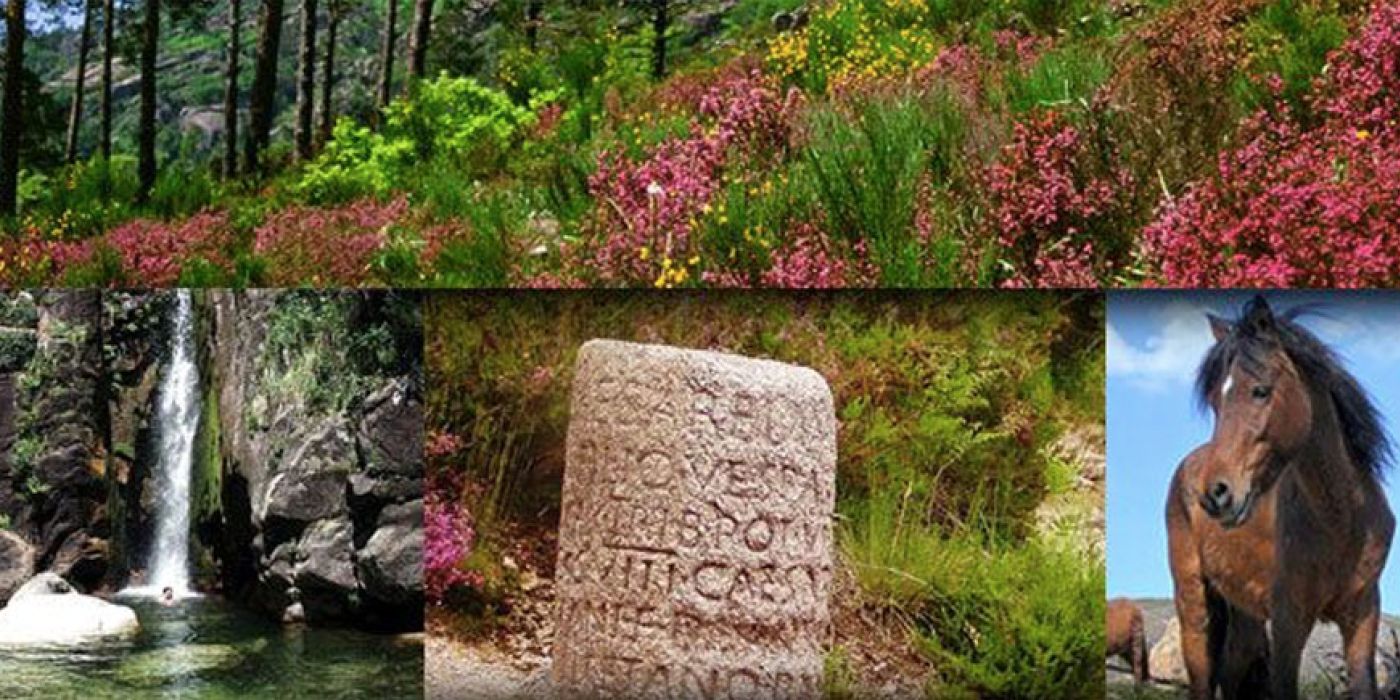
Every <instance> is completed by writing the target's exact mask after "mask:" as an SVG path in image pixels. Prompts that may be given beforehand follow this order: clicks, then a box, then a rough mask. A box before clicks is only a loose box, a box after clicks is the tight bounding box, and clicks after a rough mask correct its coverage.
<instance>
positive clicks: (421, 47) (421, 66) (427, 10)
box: [408, 0, 433, 80]
mask: <svg viewBox="0 0 1400 700" xmlns="http://www.w3.org/2000/svg"><path fill="white" fill-rule="evenodd" d="M432 31H433V0H414V2H413V34H412V35H411V36H410V37H409V40H408V77H409V78H410V80H411V79H413V78H421V77H423V72H424V71H425V70H427V65H428V38H429V36H430V35H431V34H432Z"/></svg>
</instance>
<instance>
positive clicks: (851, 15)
mask: <svg viewBox="0 0 1400 700" xmlns="http://www.w3.org/2000/svg"><path fill="white" fill-rule="evenodd" d="M931 12H932V11H931V10H930V8H929V5H928V0H835V1H834V2H832V3H831V4H829V5H826V6H825V7H823V8H821V9H818V10H817V11H815V12H814V13H813V14H812V18H811V21H810V23H809V24H808V25H807V26H806V27H803V28H801V29H799V30H797V31H793V32H788V33H784V34H779V35H778V36H777V37H775V38H774V39H773V40H772V41H771V42H770V43H769V46H768V56H767V62H768V68H769V70H770V71H772V72H773V73H775V74H776V75H779V76H781V77H782V78H783V79H785V80H790V81H793V82H798V83H801V84H803V85H804V86H805V87H807V88H808V89H810V90H812V91H814V92H822V91H825V90H826V89H828V88H829V87H831V86H834V85H841V84H845V83H849V82H858V81H862V80H869V79H874V78H878V77H881V76H888V75H894V74H899V73H903V72H906V71H908V70H910V69H912V68H914V67H916V66H920V65H923V64H926V63H928V62H929V61H930V60H932V59H933V58H934V56H936V55H937V53H938V49H939V48H940V46H941V42H940V41H939V40H938V37H937V34H936V33H935V32H934V31H933V27H934V26H935V24H936V23H935V21H934V19H935V18H934V17H933V16H932V15H931Z"/></svg>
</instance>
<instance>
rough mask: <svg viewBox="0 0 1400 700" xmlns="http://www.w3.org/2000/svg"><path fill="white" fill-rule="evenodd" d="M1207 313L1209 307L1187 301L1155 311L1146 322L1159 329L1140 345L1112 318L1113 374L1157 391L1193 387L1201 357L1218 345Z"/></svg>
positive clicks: (1110, 365)
mask: <svg viewBox="0 0 1400 700" xmlns="http://www.w3.org/2000/svg"><path fill="white" fill-rule="evenodd" d="M1206 312H1207V309H1206V308H1205V307H1202V306H1198V305H1196V304H1191V303H1187V302H1178V303H1173V304H1167V305H1165V306H1162V307H1158V308H1155V309H1153V310H1152V311H1151V313H1150V314H1148V315H1147V317H1146V319H1145V320H1148V321H1149V322H1150V323H1151V325H1152V326H1154V327H1155V328H1156V329H1157V330H1156V331H1155V332H1153V333H1151V334H1150V335H1148V336H1147V337H1146V338H1143V339H1140V340H1138V341H1136V342H1134V341H1130V340H1129V339H1128V338H1127V337H1126V336H1125V335H1124V334H1123V333H1122V332H1120V331H1119V329H1118V328H1117V327H1116V325H1115V324H1114V323H1113V321H1112V319H1111V318H1110V320H1109V324H1108V344H1107V352H1108V373H1109V375H1110V376H1115V377H1120V378H1122V379H1124V380H1127V381H1129V382H1132V383H1133V384H1135V385H1137V386H1139V387H1140V388H1142V389H1147V390H1153V391H1165V390H1167V389H1170V388H1173V387H1176V386H1179V385H1181V384H1190V383H1191V382H1192V381H1194V380H1195V376H1196V368H1197V366H1199V365H1200V362H1201V358H1202V357H1203V356H1205V353H1206V351H1207V350H1209V349H1210V346H1211V344H1212V343H1213V342H1214V339H1213V338H1211V335H1210V326H1209V325H1208V324H1207V323H1206V317H1205V314H1206Z"/></svg>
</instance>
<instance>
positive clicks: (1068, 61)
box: [0, 0, 1400, 287]
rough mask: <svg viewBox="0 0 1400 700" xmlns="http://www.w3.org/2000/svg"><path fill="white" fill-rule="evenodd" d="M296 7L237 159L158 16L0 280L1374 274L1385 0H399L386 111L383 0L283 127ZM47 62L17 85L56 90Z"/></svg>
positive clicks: (26, 225)
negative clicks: (266, 104) (136, 150)
mask: <svg viewBox="0 0 1400 700" xmlns="http://www.w3.org/2000/svg"><path fill="white" fill-rule="evenodd" d="M247 1H248V2H249V3H250V4H256V3H252V0H247ZM264 1H265V2H266V1H267V0H264ZM296 4H297V3H296V2H289V3H287V21H286V22H285V25H286V26H285V31H284V32H283V37H282V46H283V49H282V54H281V55H282V56H283V58H282V60H281V61H280V62H279V64H278V80H277V81H276V86H277V95H278V100H277V102H276V105H277V108H278V112H277V114H278V115H279V116H278V117H277V119H276V120H275V123H276V124H279V125H282V127H281V128H278V129H275V130H273V131H272V132H271V133H272V138H271V140H270V146H269V147H268V149H267V150H266V151H265V152H264V153H263V154H262V156H261V157H260V159H259V161H258V163H257V166H258V167H256V168H253V169H251V170H249V169H248V168H247V167H246V166H247V164H246V163H244V167H243V170H245V171H246V172H245V173H244V174H242V175H239V176H236V177H230V178H228V179H220V178H219V177H218V173H219V171H220V167H219V157H218V152H219V151H220V150H221V149H220V148H219V147H218V146H217V145H214V146H209V147H206V148H202V147H201V145H203V144H201V143H198V142H199V141H200V140H201V139H204V138H205V136H204V133H205V132H202V131H200V130H199V129H185V128H182V127H181V126H180V125H181V124H182V123H187V122H191V121H197V119H195V118H194V117H192V116H191V113H190V112H189V110H194V113H195V114H199V115H206V116H207V115H210V114H213V113H215V112H217V109H215V108H213V107H209V105H210V104H211V103H217V100H216V99H214V98H215V93H216V92H217V91H216V90H215V87H216V86H217V85H216V83H217V79H216V78H213V77H212V76H216V75H217V72H216V71H213V70H205V69H203V68H199V67H198V66H204V65H208V66H209V67H210V68H212V67H213V65H214V64H217V63H218V62H219V60H220V59H219V56H218V54H219V51H218V50H217V47H218V46H219V45H220V42H221V41H222V38H221V35H222V34H223V33H224V32H225V31H226V28H227V27H226V26H220V21H219V19H218V18H219V17H222V16H223V15H222V14H221V13H222V12H223V9H221V7H220V6H221V3H215V4H214V5H213V8H214V9H209V10H208V14H201V15H199V16H204V17H209V18H211V19H208V20H207V21H206V22H205V23H204V24H203V25H201V26H200V28H198V29H195V28H193V27H192V26H190V24H189V22H188V21H184V22H183V24H181V23H180V22H176V24H175V27H177V28H175V29H170V30H169V31H170V32H172V33H171V34H170V35H169V37H168V38H167V39H166V40H165V41H164V43H163V44H161V48H160V56H161V61H162V65H167V64H169V68H167V69H163V70H162V71H161V72H160V91H159V94H161V95H162V96H163V97H162V98H161V106H162V111H161V114H162V115H163V120H162V122H161V125H160V129H159V133H160V140H161V143H162V144H164V145H165V148H164V149H163V153H164V155H163V157H162V159H161V166H160V174H159V176H158V177H156V179H155V181H154V184H153V185H151V186H150V187H149V188H147V187H144V186H143V185H142V183H141V181H140V178H137V177H136V171H137V170H138V169H137V168H136V167H135V164H134V163H133V162H132V161H131V160H128V157H127V156H126V155H125V153H127V152H128V151H127V150H126V149H125V148H124V147H123V145H124V144H123V142H122V141H121V140H118V148H117V149H116V153H117V155H115V156H114V158H113V160H112V161H111V162H110V163H106V162H104V161H102V160H100V159H97V160H88V161H84V162H79V163H77V164H75V165H73V166H53V167H48V168H45V167H37V168H36V169H35V170H32V171H28V172H29V174H28V175H27V177H26V178H24V180H23V184H24V187H23V188H22V191H23V196H22V197H21V198H20V200H21V201H20V207H19V210H20V215H19V218H17V219H15V220H14V222H13V223H12V225H11V229H12V234H11V238H10V239H9V240H8V241H6V242H5V243H4V245H3V248H2V249H0V264H3V265H4V268H3V269H0V279H4V280H6V281H8V282H10V283H12V284H18V283H26V284H39V283H52V282H61V281H67V282H93V283H126V284H134V283H145V284H157V285H160V284H174V283H183V284H195V285H213V284H235V285H243V284H248V285H251V284H327V285H328V284H345V285H375V284H391V285H430V286H438V285H442V286H466V287H495V286H549V287H553V286H645V287H690V286H701V285H708V286H785V287H789V286H790V287H840V286H871V285H881V286H967V285H983V286H1014V287H1028V286H1099V285H1136V284H1153V285H1164V284H1165V285H1268V286H1286V285H1339V286H1351V285H1363V284H1365V285H1378V284H1384V283H1386V282H1388V281H1389V280H1391V279H1394V278H1395V276H1396V275H1397V273H1400V230H1398V229H1397V224H1396V222H1397V221H1400V211H1397V206H1398V205H1397V201H1400V197H1397V191H1396V189H1395V188H1396V187H1397V185H1396V184H1395V183H1396V182H1400V177H1396V175H1397V174H1400V155H1397V153H1400V148H1397V147H1396V146H1397V142H1396V139H1397V138H1398V137H1397V136H1396V128H1395V123H1396V119H1397V118H1400V97H1397V96H1398V95H1400V3H1397V2H1395V1H1394V0H1378V1H1377V2H1372V3H1367V2H1360V1H1358V0H1245V1H1239V0H1175V1H1167V0H1073V1H1072V2H1064V1H1061V0H1054V1H1051V0H997V1H996V2H981V1H978V2H971V1H968V0H808V1H807V2H805V3H804V2H801V1H800V0H747V1H743V2H737V1H735V0H670V1H669V2H660V3H657V2H647V3H638V2H604V1H602V0H589V1H584V2H571V3H564V2H554V1H549V0H443V1H441V2H438V3H436V4H435V5H434V4H433V3H430V2H426V1H425V0H417V1H416V2H415V3H413V4H414V6H415V7H414V8H409V7H406V6H405V7H402V8H398V21H399V24H398V26H399V28H400V29H401V30H402V31H401V32H400V34H403V33H406V32H407V31H408V30H409V28H410V25H412V26H413V27H417V23H416V22H411V21H410V16H411V15H414V14H416V11H417V9H419V8H421V6H423V5H424V4H427V5H428V6H429V7H430V8H432V11H433V12H434V13H435V14H433V15H432V16H433V19H434V21H433V23H432V25H431V27H432V30H431V34H430V35H429V34H424V35H423V38H422V40H421V41H419V40H416V39H414V37H408V38H406V39H404V42H403V43H404V44H406V45H407V46H415V45H421V46H423V47H424V48H423V51H422V61H423V65H422V70H421V71H419V72H416V73H414V75H413V76H408V75H404V73H405V71H407V72H410V73H412V72H413V68H412V67H411V65H409V66H405V64H412V63H413V62H414V56H415V53H414V52H413V51H412V50H397V51H396V52H394V53H396V54H404V55H399V56H398V57H397V60H398V63H397V64H396V65H397V66H398V68H396V70H395V72H394V75H395V76H396V80H395V82H394V91H393V95H394V96H395V97H394V99H393V100H392V101H391V102H390V103H388V104H386V105H384V106H383V108H382V109H381V108H378V107H377V106H376V104H375V99H374V95H373V93H374V91H375V82H376V78H375V76H376V75H377V74H378V71H379V68H380V66H379V63H380V59H379V57H378V52H377V42H378V41H379V40H380V39H381V38H382V35H383V29H384V26H383V25H384V20H385V10H386V8H387V5H384V4H381V3H377V2H376V3H356V4H353V9H352V10H350V11H349V14H348V15H346V18H345V19H343V20H342V25H343V27H344V29H343V30H342V33H341V37H342V39H341V40H339V41H338V44H340V45H343V46H344V47H345V48H344V51H342V59H341V60H342V65H343V70H342V71H341V72H340V75H339V77H338V80H337V81H336V83H335V84H336V86H337V87H336V88H335V95H336V100H335V105H336V106H335V116H337V117H338V119H337V120H336V121H335V125H334V128H333V130H332V132H331V133H330V134H329V135H327V136H326V138H323V139H320V138H318V139H317V140H316V142H315V143H312V144H309V145H307V146H306V147H305V148H306V149H307V151H306V152H305V153H302V148H303V146H302V145H301V144H300V142H298V141H296V139H295V138H294V134H295V133H296V129H295V128H294V126H293V122H294V121H295V120H294V119H293V114H292V113H291V112H289V111H288V110H290V109H292V106H293V105H292V103H294V102H295V95H296V89H295V86H294V83H295V82H296V80H295V78H297V77H299V76H300V73H299V71H298V69H299V66H300V61H299V60H298V59H297V54H296V53H295V52H294V51H293V48H294V47H295V45H296V44H297V42H298V39H299V36H300V34H301V24H300V22H298V21H296V17H295V15H296V13H295V12H294V10H295V9H297V8H295V7H293V5H296ZM410 10H413V12H410ZM184 12H193V10H185V11H184ZM244 12H245V15H249V16H251V15H252V8H245V10H244ZM196 14H198V13H196ZM250 21H251V20H250ZM169 24H170V23H167V25H162V26H168V25H169ZM321 24H322V25H324V24H325V21H324V20H323V21H322V22H321ZM658 28H659V29H660V33H659V34H658ZM253 29H254V27H253V26H252V25H250V26H249V28H248V31H247V32H245V34H247V35H249V37H251V35H252V32H253ZM324 29H325V28H324V26H323V27H322V34H324V33H325V32H324ZM413 33H414V36H417V30H416V29H414V32H413ZM46 41H47V45H52V46H61V45H65V42H66V41H67V40H66V39H61V38H60V37H49V38H48V39H47V40H46ZM245 43H248V44H251V39H250V40H249V41H247V42H245ZM324 44H325V42H324V41H323V42H322V46H321V48H320V49H318V51H322V50H324V48H325V46H324ZM396 48H397V47H396ZM50 53H51V54H52V55H55V56H63V55H66V53H64V52H61V51H58V50H57V49H53V50H51V51H50ZM32 55H33V53H32V52H31V56H32ZM317 55H318V56H319V54H317ZM48 63H55V62H54V61H49V62H48ZM57 63H60V64H61V62H57ZM249 63H250V62H248V61H245V70H251V67H250V65H249ZM59 75H62V73H61V71H59V70H57V69H54V70H52V71H51V75H49V76H48V77H46V78H45V82H44V83H43V84H44V85H45V86H46V87H45V91H44V92H43V94H45V95H48V96H49V99H50V101H51V102H53V104H54V105H55V106H56V105H58V104H61V99H60V98H61V97H62V92H61V90H60V89H59V88H58V87H56V86H58V85H59V84H61V82H62V80H61V79H60V78H59V77H55V76H59ZM323 77H324V76H323V75H322V76H320V77H318V78H317V80H320V79H321V78H323ZM248 82H249V78H246V77H245V79H244V80H243V85H244V89H245V90H246V89H247V83H248ZM177 107H178V108H179V109H178V110H177ZM211 109H214V110H215V112H210V111H208V110H211ZM179 110H184V111H186V114H185V117H184V118H180V117H179V114H180V111H179ZM182 133H183V134H184V136H181V134H182ZM33 149H38V146H34V147H33ZM33 149H31V150H33ZM36 152H37V151H36ZM35 160H36V161H37V162H42V159H39V158H38V157H37V156H36V157H35ZM148 189H149V192H147V190H148ZM104 192H105V193H106V194H104ZM137 200H141V201H143V202H144V203H143V204H140V205H136V204H133V202H135V201H137Z"/></svg>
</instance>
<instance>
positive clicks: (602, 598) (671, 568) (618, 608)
mask: <svg viewBox="0 0 1400 700" xmlns="http://www.w3.org/2000/svg"><path fill="white" fill-rule="evenodd" d="M566 462H567V466H566V469H565V475H564V491H563V496H562V512H561V518H560V534H559V559H558V563H557V577H556V586H557V600H558V609H557V613H556V616H557V629H556V633H555V641H554V664H553V674H554V680H555V682H556V684H557V685H558V686H559V688H560V689H561V691H562V692H563V693H564V694H565V695H567V696H584V697H603V696H623V697H642V698H646V697H668V698H669V697H738V698H761V697H817V696H819V695H820V694H821V684H822V659H823V647H824V644H825V642H826V640H827V639H828V638H829V627H830V616H829V610H828V599H829V596H830V589H831V571H832V569H831V549H832V508H833V505H834V500H835V467H836V420H835V416H834V412H833V407H832V398H831V393H830V390H829V389H828V388H827V385H826V382H825V381H824V380H823V379H822V378H821V377H820V376H819V375H818V374H817V373H816V372H813V371H811V370H809V369H805V368H800V367H794V366H791V365H784V364H780V363H776V362H769V361H763V360H752V359H746V358H741V357H737V356H733V355H722V354H717V353H710V352H698V351H692V350H681V349H676V348H668V347H661V346H651V345H636V344H630V343H620V342H615V341H597V340H595V341H591V342H589V343H587V344H585V345H584V346H583V348H582V349H581V350H580V352H579V358H578V365H577V373H576V377H575V379H574V385H573V396H572V405H571V419H570V424H569V435H568V440H567V455H566Z"/></svg>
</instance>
